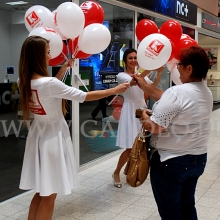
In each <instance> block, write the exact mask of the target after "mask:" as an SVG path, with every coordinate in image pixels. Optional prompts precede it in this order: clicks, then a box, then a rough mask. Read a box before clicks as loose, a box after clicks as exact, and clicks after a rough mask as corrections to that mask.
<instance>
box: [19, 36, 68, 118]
mask: <svg viewBox="0 0 220 220" xmlns="http://www.w3.org/2000/svg"><path fill="white" fill-rule="evenodd" d="M48 44H49V41H48V40H47V39H45V38H42V37H39V36H30V37H28V38H27V39H26V40H25V41H24V43H23V45H22V48H21V54H20V60H19V91H20V99H21V110H22V115H23V119H24V121H26V120H29V118H30V110H29V101H30V98H31V79H32V77H33V75H34V73H36V74H38V75H40V76H44V77H49V76H50V75H49V72H48V70H47V63H46V48H47V46H48ZM62 110H63V112H64V114H66V113H67V110H66V101H63V102H62Z"/></svg>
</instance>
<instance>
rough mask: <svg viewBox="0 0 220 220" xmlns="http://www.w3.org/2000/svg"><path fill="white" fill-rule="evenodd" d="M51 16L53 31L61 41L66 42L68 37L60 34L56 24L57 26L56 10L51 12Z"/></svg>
mask: <svg viewBox="0 0 220 220" xmlns="http://www.w3.org/2000/svg"><path fill="white" fill-rule="evenodd" d="M52 14H53V25H54V27H53V29H54V30H55V31H56V32H57V33H58V34H59V35H60V37H61V38H62V39H63V40H67V39H68V37H66V36H64V35H63V34H62V33H61V32H60V29H59V27H58V24H57V18H56V17H57V10H54V11H52Z"/></svg>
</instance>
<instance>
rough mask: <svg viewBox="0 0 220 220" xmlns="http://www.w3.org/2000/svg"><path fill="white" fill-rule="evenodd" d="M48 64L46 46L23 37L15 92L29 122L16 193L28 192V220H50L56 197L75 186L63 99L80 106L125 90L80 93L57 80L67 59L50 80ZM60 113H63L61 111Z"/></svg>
mask: <svg viewBox="0 0 220 220" xmlns="http://www.w3.org/2000/svg"><path fill="white" fill-rule="evenodd" d="M50 59H51V55H50V47H49V41H48V40H46V39H44V38H42V37H37V36H31V37H28V38H27V39H26V40H25V41H24V43H23V45H22V49H21V55H20V61H19V90H20V97H21V102H22V113H23V119H24V121H25V122H26V124H28V120H29V112H30V111H31V112H32V113H33V114H34V120H33V122H32V124H31V126H30V128H29V132H28V136H27V141H26V147H25V154H24V161H23V167H22V173H21V180H20V186H19V187H20V188H21V189H24V190H29V189H34V190H35V191H36V194H35V195H34V197H33V199H32V201H31V205H30V209H29V214H28V219H29V220H32V219H33V220H38V219H40V220H42V219H43V220H49V219H51V218H52V214H53V209H54V201H55V199H56V195H57V193H60V194H63V195H67V194H70V193H71V190H72V189H73V188H75V187H77V186H78V180H77V169H76V164H75V159H74V152H73V146H72V142H71V138H70V133H69V129H68V126H67V123H66V121H65V119H64V115H63V113H65V112H66V110H65V109H66V108H65V102H62V100H64V99H68V100H73V101H78V102H84V101H91V100H97V99H101V98H103V97H107V96H109V95H113V94H118V93H123V92H124V91H125V90H126V89H127V88H128V86H129V84H128V83H124V84H122V85H119V86H117V87H115V88H111V89H107V90H100V91H92V92H87V93H86V92H83V91H81V90H78V89H76V88H73V87H70V86H67V85H65V84H64V83H63V82H61V81H60V80H58V79H62V77H63V75H64V73H65V71H66V69H67V67H68V66H71V64H72V62H73V59H71V60H69V61H67V62H65V63H64V64H63V66H62V67H61V69H60V71H59V72H58V74H57V76H56V77H57V78H58V79H57V78H56V77H50V76H49V73H48V70H47V66H48V65H49V60H50ZM62 110H63V111H62Z"/></svg>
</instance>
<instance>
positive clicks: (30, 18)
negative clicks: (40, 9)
mask: <svg viewBox="0 0 220 220" xmlns="http://www.w3.org/2000/svg"><path fill="white" fill-rule="evenodd" d="M26 20H27V22H28V24H29V25H30V26H31V27H32V28H33V27H34V26H35V25H36V24H37V23H38V22H39V21H40V18H39V17H38V16H37V14H36V13H35V12H34V11H32V12H31V13H30V14H29V15H28V16H27V17H26Z"/></svg>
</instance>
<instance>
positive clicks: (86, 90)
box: [72, 69, 89, 92]
mask: <svg viewBox="0 0 220 220" xmlns="http://www.w3.org/2000/svg"><path fill="white" fill-rule="evenodd" d="M72 70H73V72H74V74H75V75H76V76H77V77H78V79H79V81H80V82H81V83H82V85H83V86H84V88H85V89H86V91H87V92H89V90H88V88H87V87H86V85H85V83H84V82H83V81H82V79H81V78H80V76H79V75H78V74H77V73H76V71H75V70H74V69H72Z"/></svg>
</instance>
